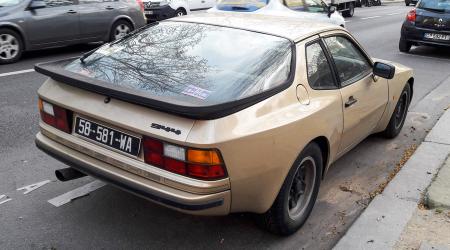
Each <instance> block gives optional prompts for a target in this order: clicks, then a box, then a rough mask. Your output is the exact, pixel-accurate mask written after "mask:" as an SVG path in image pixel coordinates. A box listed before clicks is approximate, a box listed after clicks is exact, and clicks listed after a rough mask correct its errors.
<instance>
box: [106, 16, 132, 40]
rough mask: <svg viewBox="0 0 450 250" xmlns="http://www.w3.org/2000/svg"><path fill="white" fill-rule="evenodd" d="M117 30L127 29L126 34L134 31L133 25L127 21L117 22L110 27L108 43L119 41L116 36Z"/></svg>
mask: <svg viewBox="0 0 450 250" xmlns="http://www.w3.org/2000/svg"><path fill="white" fill-rule="evenodd" d="M118 28H123V29H124V30H126V29H127V30H128V31H127V33H130V32H132V31H133V30H134V27H133V25H132V24H131V23H130V22H129V21H126V20H118V21H116V22H115V23H114V24H113V25H112V27H111V31H110V34H109V41H110V42H112V41H114V40H116V39H119V37H118V34H117V32H118ZM125 32H126V31H125ZM127 33H126V34H127ZM124 34H125V33H124ZM124 34H123V35H124Z"/></svg>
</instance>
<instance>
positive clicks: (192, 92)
mask: <svg viewBox="0 0 450 250" xmlns="http://www.w3.org/2000/svg"><path fill="white" fill-rule="evenodd" d="M181 93H182V94H185V95H189V96H192V97H195V98H198V99H202V100H205V99H206V98H208V96H209V95H210V94H211V91H209V90H206V89H202V88H199V87H196V86H194V85H190V84H189V85H188V86H187V87H186V88H185V89H184V90H183V92H181Z"/></svg>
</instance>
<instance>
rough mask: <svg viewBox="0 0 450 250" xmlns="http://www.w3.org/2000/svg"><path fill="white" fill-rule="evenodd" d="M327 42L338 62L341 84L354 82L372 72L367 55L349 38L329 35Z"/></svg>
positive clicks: (336, 62)
mask: <svg viewBox="0 0 450 250" xmlns="http://www.w3.org/2000/svg"><path fill="white" fill-rule="evenodd" d="M325 43H326V44H327V47H328V49H329V51H330V53H331V56H332V57H333V60H334V63H335V64H336V68H337V71H338V72H337V73H338V75H339V79H340V80H341V86H347V85H349V84H352V83H354V82H356V81H358V80H360V79H361V78H363V77H364V76H366V75H367V74H369V73H371V72H372V66H371V65H370V64H369V62H368V61H367V59H366V57H365V56H364V55H363V54H362V53H361V51H360V50H359V49H358V48H356V47H355V45H354V44H353V43H352V42H350V41H349V40H348V39H347V38H345V37H341V36H337V37H328V38H325Z"/></svg>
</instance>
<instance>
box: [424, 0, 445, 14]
mask: <svg viewBox="0 0 450 250" xmlns="http://www.w3.org/2000/svg"><path fill="white" fill-rule="evenodd" d="M417 7H418V8H421V9H428V10H431V11H433V10H436V11H442V12H450V0H422V1H420V2H419V4H418V6H417Z"/></svg>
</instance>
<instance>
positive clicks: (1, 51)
mask: <svg viewBox="0 0 450 250" xmlns="http://www.w3.org/2000/svg"><path fill="white" fill-rule="evenodd" d="M18 54H19V41H18V40H17V38H15V37H14V36H13V35H10V34H0V59H3V60H11V59H13V58H15V57H16V56H17V55H18Z"/></svg>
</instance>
